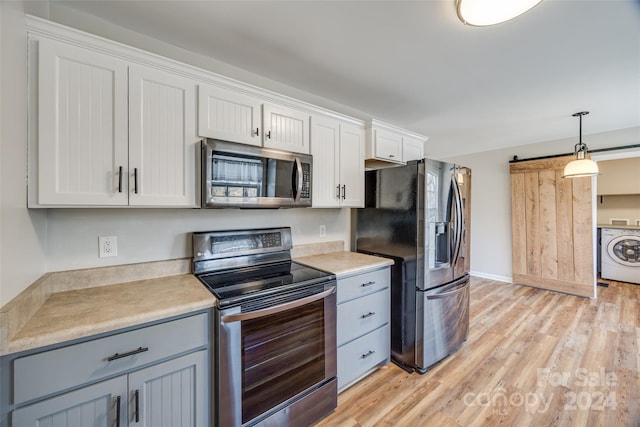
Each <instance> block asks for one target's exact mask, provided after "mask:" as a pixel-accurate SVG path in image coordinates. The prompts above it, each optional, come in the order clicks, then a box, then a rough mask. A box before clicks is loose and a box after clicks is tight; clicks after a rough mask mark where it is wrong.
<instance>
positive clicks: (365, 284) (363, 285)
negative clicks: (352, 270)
mask: <svg viewBox="0 0 640 427" xmlns="http://www.w3.org/2000/svg"><path fill="white" fill-rule="evenodd" d="M375 284H376V282H374V281H371V282H367V283H363V284H362V285H360V286H362V287H363V288H366V287H367V286H371V285H375Z"/></svg>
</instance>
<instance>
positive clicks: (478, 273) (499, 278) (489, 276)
mask: <svg viewBox="0 0 640 427" xmlns="http://www.w3.org/2000/svg"><path fill="white" fill-rule="evenodd" d="M469 274H470V275H472V276H474V277H480V278H482V279H489V280H497V281H499V282H507V283H513V279H512V277H510V276H499V275H497V274H490V273H483V272H481V271H471V272H469Z"/></svg>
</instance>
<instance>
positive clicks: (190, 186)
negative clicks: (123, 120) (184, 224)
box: [129, 65, 198, 207]
mask: <svg viewBox="0 0 640 427" xmlns="http://www.w3.org/2000/svg"><path fill="white" fill-rule="evenodd" d="M195 108H196V105H195V82H194V81H192V80H190V79H187V78H184V77H181V76H177V75H174V74H171V73H168V72H165V71H160V70H155V69H151V68H146V67H141V66H133V65H132V66H131V67H130V69H129V180H130V182H129V204H130V205H134V206H178V207H195V206H196V146H197V143H198V141H197V140H196V134H195V133H196V120H195Z"/></svg>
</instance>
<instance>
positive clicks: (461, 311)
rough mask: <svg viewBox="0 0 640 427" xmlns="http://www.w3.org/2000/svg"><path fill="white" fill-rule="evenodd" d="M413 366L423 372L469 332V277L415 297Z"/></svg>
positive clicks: (449, 351) (452, 350)
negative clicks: (415, 322)
mask: <svg viewBox="0 0 640 427" xmlns="http://www.w3.org/2000/svg"><path fill="white" fill-rule="evenodd" d="M416 304H417V307H416V315H417V326H418V330H417V331H416V333H417V334H416V366H417V368H416V369H417V370H418V371H419V372H424V371H426V370H427V368H429V367H430V366H431V365H433V364H434V363H436V362H438V361H440V360H441V359H443V358H444V357H446V356H447V355H449V354H451V353H453V352H454V351H455V350H456V349H457V348H458V347H459V346H460V345H461V344H462V343H463V342H464V341H465V340H466V339H467V335H468V333H469V276H465V277H463V278H462V279H460V280H456V281H455V282H453V283H451V284H448V285H445V286H442V287H440V288H438V289H432V290H430V291H426V292H418V296H417V298H416Z"/></svg>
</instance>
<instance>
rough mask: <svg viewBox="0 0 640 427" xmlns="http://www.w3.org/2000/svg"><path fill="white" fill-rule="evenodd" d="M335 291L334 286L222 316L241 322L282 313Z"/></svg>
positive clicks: (227, 319)
mask: <svg viewBox="0 0 640 427" xmlns="http://www.w3.org/2000/svg"><path fill="white" fill-rule="evenodd" d="M335 291H336V287H335V286H332V287H330V288H329V289H327V290H325V291H323V292H320V293H317V294H314V295H309V296H308V297H304V298H301V299H299V300H295V301H291V302H287V303H284V304H278V305H274V306H273V307H268V308H263V309H261V310H255V311H248V312H246V313H235V314H227V315H226V316H222V321H223V322H224V323H231V322H241V321H243V320H251V319H258V318H260V317H265V316H270V315H272V314H276V313H280V312H282V311H285V310H290V309H292V308H297V307H301V306H303V305H307V304H311V303H312V302H315V301H318V300H321V299H324V298H326V297H328V296H329V295H331V294H332V293H334V292H335Z"/></svg>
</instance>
